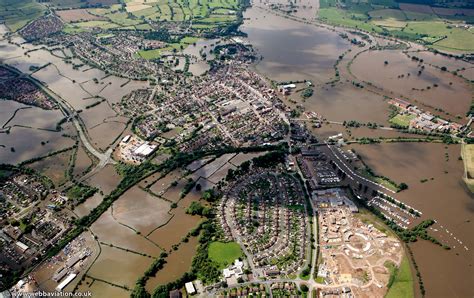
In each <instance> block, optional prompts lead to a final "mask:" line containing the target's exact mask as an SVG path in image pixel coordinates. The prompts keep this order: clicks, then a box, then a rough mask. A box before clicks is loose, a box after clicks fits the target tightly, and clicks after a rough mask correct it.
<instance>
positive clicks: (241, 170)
mask: <svg viewBox="0 0 474 298" xmlns="http://www.w3.org/2000/svg"><path fill="white" fill-rule="evenodd" d="M249 170H250V161H246V162H244V163H242V164H241V165H240V166H239V167H238V168H237V169H235V170H234V169H229V171H228V172H227V176H226V177H225V180H226V181H233V180H235V179H236V178H237V177H240V176H242V175H244V174H246V173H248V171H249Z"/></svg>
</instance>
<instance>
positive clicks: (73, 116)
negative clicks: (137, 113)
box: [2, 64, 115, 169]
mask: <svg viewBox="0 0 474 298" xmlns="http://www.w3.org/2000/svg"><path fill="white" fill-rule="evenodd" d="M2 66H4V67H5V68H7V69H8V70H10V71H12V72H14V73H16V74H17V75H18V76H19V77H21V78H23V79H25V80H28V81H29V82H31V83H32V84H34V85H35V86H37V87H38V88H40V89H41V90H42V91H43V92H45V93H46V94H48V95H49V96H50V97H51V98H52V99H53V100H54V101H55V102H56V103H57V104H58V106H59V108H60V110H61V112H62V113H63V114H64V115H65V116H66V117H69V119H70V120H71V121H72V123H73V124H74V127H75V128H76V131H77V133H78V135H79V138H80V139H81V141H82V144H83V145H84V147H85V148H86V149H87V151H89V152H90V153H91V154H92V155H94V156H95V157H96V158H97V159H98V160H99V164H98V165H97V167H96V169H100V168H103V167H105V166H106V165H107V164H109V163H111V164H114V163H115V161H114V160H113V159H112V158H111V155H112V151H113V150H112V148H109V149H108V150H107V151H106V152H105V153H102V152H100V151H98V150H97V149H95V148H94V146H92V144H91V143H90V141H89V139H88V137H87V134H86V132H85V128H84V127H85V125H84V123H83V122H82V120H81V118H80V117H79V116H78V115H77V113H76V112H75V110H74V108H73V107H72V106H71V105H70V104H69V103H68V102H67V101H65V100H64V99H63V98H61V97H60V96H59V95H57V94H56V93H54V92H53V91H51V90H50V89H49V88H47V87H46V86H44V85H43V84H42V83H41V82H40V81H38V80H36V79H35V78H33V77H32V76H30V75H29V74H26V73H22V72H20V71H19V70H17V69H16V68H14V67H11V66H9V65H6V64H3V65H2Z"/></svg>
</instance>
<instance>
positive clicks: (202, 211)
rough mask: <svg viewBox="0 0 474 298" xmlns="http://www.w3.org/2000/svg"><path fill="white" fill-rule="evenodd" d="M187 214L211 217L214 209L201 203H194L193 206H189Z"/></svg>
mask: <svg viewBox="0 0 474 298" xmlns="http://www.w3.org/2000/svg"><path fill="white" fill-rule="evenodd" d="M186 213H187V214H191V215H201V216H206V217H210V216H211V213H212V209H211V208H209V207H206V206H203V205H202V204H201V203H199V202H196V201H194V202H192V203H191V205H189V207H188V209H186Z"/></svg>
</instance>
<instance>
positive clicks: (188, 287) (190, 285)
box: [184, 281, 196, 295]
mask: <svg viewBox="0 0 474 298" xmlns="http://www.w3.org/2000/svg"><path fill="white" fill-rule="evenodd" d="M184 287H185V288H186V292H187V293H188V294H189V295H193V294H196V289H195V288H194V284H193V282H192V281H190V282H187V283H185V284H184Z"/></svg>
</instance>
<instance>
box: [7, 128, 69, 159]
mask: <svg viewBox="0 0 474 298" xmlns="http://www.w3.org/2000/svg"><path fill="white" fill-rule="evenodd" d="M62 134H63V132H52V131H47V130H39V129H33V128H25V127H13V128H12V129H11V130H10V133H9V134H7V133H0V163H8V164H17V163H19V162H22V161H25V160H28V159H31V158H33V157H38V156H44V155H47V154H48V153H50V152H54V151H58V150H61V149H64V148H67V147H71V146H73V145H74V140H72V139H71V138H67V137H63V136H62ZM41 142H44V145H41ZM11 148H14V152H13V149H11Z"/></svg>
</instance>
